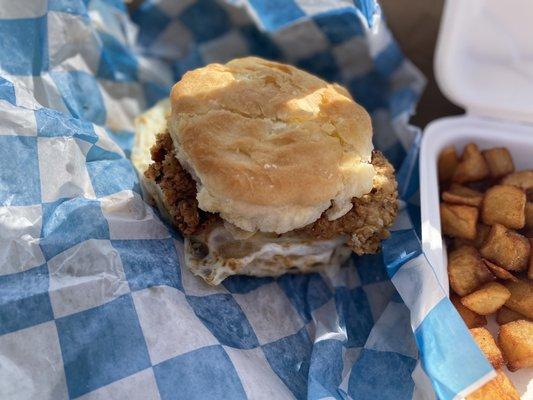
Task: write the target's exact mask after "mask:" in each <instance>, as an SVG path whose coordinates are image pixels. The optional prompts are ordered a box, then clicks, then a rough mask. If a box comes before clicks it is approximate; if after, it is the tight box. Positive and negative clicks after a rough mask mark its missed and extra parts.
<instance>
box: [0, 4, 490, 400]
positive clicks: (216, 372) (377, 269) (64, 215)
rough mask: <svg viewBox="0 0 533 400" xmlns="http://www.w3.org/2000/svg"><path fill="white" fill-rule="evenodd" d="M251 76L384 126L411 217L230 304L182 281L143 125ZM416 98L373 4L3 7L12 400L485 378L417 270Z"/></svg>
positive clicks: (1, 390)
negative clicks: (138, 140)
mask: <svg viewBox="0 0 533 400" xmlns="http://www.w3.org/2000/svg"><path fill="white" fill-rule="evenodd" d="M246 54H256V55H259V56H263V57H266V58H271V59H279V60H283V61H286V62H290V63H292V64H295V65H297V66H299V67H301V68H303V69H306V70H308V71H310V72H313V73H315V74H318V75H320V76H322V77H324V78H325V79H327V80H330V81H337V82H339V83H341V84H343V85H345V86H346V87H348V88H349V89H350V91H351V92H352V93H353V94H354V96H355V98H356V99H357V100H358V101H359V102H360V103H362V104H363V105H364V106H365V107H366V108H367V109H368V110H369V112H370V113H371V114H372V117H373V122H374V126H375V140H374V141H375V145H376V147H377V148H379V149H381V150H382V151H383V152H384V153H385V154H386V156H387V157H388V158H389V159H390V160H392V161H393V162H394V163H395V165H396V166H397V167H398V169H399V171H398V179H399V182H400V193H401V196H402V199H403V201H402V207H401V213H400V215H399V217H398V220H397V223H396V226H395V228H394V232H393V234H392V236H391V238H390V239H388V240H387V241H386V242H385V243H384V245H383V252H382V253H381V254H378V255H371V256H364V257H355V256H354V257H353V258H352V259H351V260H350V262H349V265H348V266H347V267H346V268H343V269H341V270H340V271H339V272H329V273H325V274H320V275H319V274H315V275H304V276H302V275H297V276H284V277H282V278H280V279H275V280H274V279H264V278H263V279H254V278H246V277H233V278H230V279H228V280H226V281H225V282H224V283H223V285H221V286H220V287H209V286H207V285H205V284H204V283H203V282H202V281H201V280H199V279H198V278H196V277H194V276H192V275H191V273H190V272H189V271H188V270H187V269H186V268H184V266H183V258H182V241H181V239H180V237H179V235H177V234H176V232H175V231H173V230H172V229H171V228H170V227H168V226H166V225H165V224H164V223H162V222H161V221H160V219H159V217H158V216H157V214H156V213H155V212H154V210H152V209H151V208H150V207H149V206H147V205H146V204H145V203H144V202H143V200H142V198H141V197H140V194H139V193H140V190H139V181H138V178H137V175H136V173H135V171H134V170H133V168H132V165H131V163H130V162H129V160H128V155H129V149H130V144H131V139H132V121H133V118H134V117H135V116H136V115H137V114H139V113H140V112H141V111H142V110H144V109H146V108H147V107H148V106H150V105H151V104H153V103H154V101H156V100H158V99H160V98H162V97H164V96H166V95H168V91H169V87H170V85H171V84H172V83H173V82H174V81H176V80H177V79H179V77H180V76H181V74H183V73H184V72H185V71H187V70H189V69H191V68H195V67H198V66H201V65H204V64H206V63H209V62H213V61H226V60H228V59H230V58H233V57H238V56H243V55H246ZM423 84H424V83H423V78H422V77H421V76H420V74H419V73H418V72H417V70H416V69H415V68H414V67H413V66H412V64H411V63H410V62H409V61H408V60H406V59H405V58H404V57H403V55H402V53H401V51H400V50H399V48H398V46H397V44H396V43H395V41H394V40H393V39H392V37H391V36H390V33H389V31H388V30H387V28H386V26H385V24H384V22H383V20H382V18H381V12H380V9H379V6H378V5H377V4H376V3H375V2H373V1H371V0H358V1H356V2H352V1H349V0H326V1H320V2H319V1H313V0H270V1H263V0H225V1H215V0H181V1H175V0H161V1H147V2H145V3H144V4H142V5H141V7H140V8H139V9H138V10H137V11H136V12H135V13H134V14H133V15H132V16H130V15H129V14H128V12H127V10H126V8H125V6H124V5H123V4H122V3H121V2H120V1H119V0H84V1H82V0H48V1H45V0H41V1H39V0H24V1H22V0H20V1H11V0H0V398H1V399H66V398H83V399H129V400H134V399H143V400H144V399H163V400H165V399H226V398H227V399H229V398H231V399H242V398H250V399H285V398H286V399H292V398H297V399H304V398H308V399H323V398H335V399H391V400H392V399H393V400H398V399H400V400H401V399H433V398H435V392H436V394H437V396H438V397H439V398H441V399H452V398H454V397H458V396H460V395H461V393H462V392H464V391H465V390H466V389H467V388H468V387H470V386H471V385H472V384H474V383H475V382H479V380H480V379H483V378H484V377H485V378H486V376H487V375H488V374H490V373H491V371H492V370H491V369H490V366H489V364H488V363H487V362H486V361H485V359H484V358H483V357H482V355H481V354H480V353H479V351H478V350H477V349H476V347H475V346H474V344H473V342H472V339H471V338H470V336H469V334H468V331H467V330H466V327H465V326H464V325H463V323H462V322H461V320H460V318H459V317H458V315H457V313H456V312H455V311H454V309H453V307H452V306H451V305H450V302H449V301H448V300H447V299H446V298H445V295H444V291H443V290H442V288H441V287H440V286H439V284H438V283H437V279H436V277H435V274H434V272H433V270H432V268H431V266H430V265H429V264H428V263H427V261H426V260H425V258H424V256H423V255H422V254H421V247H420V242H419V239H418V237H419V230H418V228H419V224H420V219H419V209H418V205H417V204H418V202H417V191H418V177H417V153H418V141H419V136H418V132H417V131H416V130H414V129H412V128H410V127H409V126H408V124H407V120H408V117H409V115H410V113H411V112H412V110H413V108H414V106H415V103H416V101H417V99H418V97H419V95H420V92H421V90H422V88H423ZM417 345H418V347H417ZM432 385H433V386H432ZM432 387H433V388H434V389H432Z"/></svg>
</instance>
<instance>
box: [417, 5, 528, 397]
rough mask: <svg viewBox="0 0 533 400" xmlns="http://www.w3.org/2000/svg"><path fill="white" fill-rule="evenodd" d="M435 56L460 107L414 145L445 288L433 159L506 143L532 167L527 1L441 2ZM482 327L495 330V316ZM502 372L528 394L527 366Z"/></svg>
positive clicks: (519, 163) (439, 74) (426, 240)
mask: <svg viewBox="0 0 533 400" xmlns="http://www.w3.org/2000/svg"><path fill="white" fill-rule="evenodd" d="M434 61H435V63H434V69H435V75H436V79H437V83H438V84H439V87H440V89H441V90H442V92H443V93H444V94H445V95H446V96H447V97H448V98H449V99H450V100H452V101H453V102H454V103H456V104H458V105H460V106H461V107H463V108H464V109H465V110H466V114H465V115H462V116H459V117H446V118H441V119H438V120H436V121H433V122H432V123H431V124H429V125H428V126H427V127H426V129H425V130H424V134H423V138H422V143H421V149H420V205H421V212H422V248H423V250H424V253H425V254H426V257H427V258H428V261H429V262H430V264H431V265H432V266H433V269H434V270H435V273H436V274H437V277H438V279H439V281H440V283H441V285H442V286H443V288H444V289H445V290H448V274H447V268H446V262H447V260H446V250H445V248H444V244H443V241H442V235H441V226H440V215H439V185H438V178H437V158H438V155H439V153H440V151H441V150H442V149H443V148H445V147H446V146H449V145H453V146H455V147H456V149H457V151H458V152H459V154H460V152H461V151H462V149H463V147H464V145H466V144H467V143H469V142H474V143H476V144H477V145H478V146H479V147H480V148H481V149H484V148H490V147H498V146H503V147H507V148H508V149H509V151H510V152H511V154H512V156H513V160H514V162H515V167H516V169H517V170H520V169H532V168H533V1H531V0H506V1H501V0H447V2H446V4H445V9H444V13H443V19H442V23H441V28H440V33H439V39H438V43H437V50H436V56H435V60H434ZM488 328H489V330H492V332H493V333H497V330H498V328H497V324H496V322H495V321H494V320H492V321H491V320H489V327H488ZM506 373H507V375H508V376H509V377H510V378H511V380H512V381H513V383H514V384H515V386H516V387H517V389H518V390H519V392H520V393H521V395H522V399H526V398H527V399H533V370H532V369H523V370H520V371H517V372H515V373H509V371H507V370H506ZM528 386H529V388H528Z"/></svg>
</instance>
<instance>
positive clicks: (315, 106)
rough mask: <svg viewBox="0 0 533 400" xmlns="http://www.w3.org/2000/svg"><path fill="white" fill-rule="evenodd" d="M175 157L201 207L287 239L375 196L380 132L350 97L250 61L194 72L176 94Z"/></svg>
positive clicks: (288, 69) (289, 70)
mask: <svg viewBox="0 0 533 400" xmlns="http://www.w3.org/2000/svg"><path fill="white" fill-rule="evenodd" d="M170 100H171V106H172V112H171V116H170V118H169V129H170V134H171V136H172V139H173V141H174V146H175V148H176V150H177V154H176V155H177V157H178V159H179V160H180V162H181V163H182V165H183V166H184V167H185V168H186V169H187V170H188V171H189V172H191V174H192V175H193V178H194V179H195V180H196V181H197V182H198V183H199V184H200V187H199V193H198V199H199V203H200V208H202V209H204V210H206V211H211V212H219V213H220V214H221V215H222V217H223V218H224V219H226V220H228V221H230V222H232V223H234V224H235V225H237V226H239V227H240V228H242V229H245V230H261V231H265V232H277V233H283V232H287V231H290V230H293V229H296V228H300V227H303V226H305V225H307V224H309V223H311V222H314V221H315V220H316V219H318V218H319V217H320V215H321V214H322V212H323V211H325V210H326V209H328V208H330V206H331V204H332V201H333V205H334V207H333V208H332V211H331V213H332V214H334V215H333V216H332V215H330V218H335V217H338V216H340V215H343V214H345V213H346V212H347V211H348V210H349V208H350V206H351V202H350V200H351V198H353V197H360V196H362V195H363V194H365V193H368V192H369V191H370V189H371V188H372V179H373V177H374V174H375V171H374V169H373V167H372V166H371V164H370V163H369V162H370V157H371V151H372V140H371V138H372V127H371V122H370V118H369V116H368V114H367V113H366V111H365V110H364V109H363V108H362V107H361V106H359V105H358V104H356V103H355V102H354V101H353V99H352V98H351V97H350V95H349V93H348V92H347V91H346V90H345V89H343V88H341V87H340V86H338V85H335V84H329V83H327V82H325V81H323V80H321V79H319V78H317V77H315V76H313V75H310V74H308V73H306V72H304V71H301V70H299V69H297V68H294V67H292V66H289V65H284V64H279V63H275V62H271V61H266V60H262V59H259V58H255V57H247V58H243V59H236V60H233V61H230V62H229V63H227V64H225V65H221V64H210V65H208V66H206V67H204V68H200V69H196V70H194V71H190V72H188V73H186V74H185V75H184V76H183V78H182V79H181V80H180V81H179V82H178V83H176V85H174V87H173V89H172V93H171V98H170Z"/></svg>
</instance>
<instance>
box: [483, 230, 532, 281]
mask: <svg viewBox="0 0 533 400" xmlns="http://www.w3.org/2000/svg"><path fill="white" fill-rule="evenodd" d="M530 247H531V246H530V244H529V240H528V239H527V238H526V237H524V236H522V235H520V234H519V233H517V232H515V231H512V230H509V229H507V228H506V227H505V226H503V225H500V224H495V225H493V226H492V228H491V230H490V232H489V235H488V236H487V238H486V240H485V243H483V246H481V248H480V249H479V251H480V253H481V255H482V256H483V257H484V258H486V259H488V260H489V261H492V262H494V263H496V264H498V265H499V266H500V267H502V268H505V269H507V270H509V271H523V270H524V269H526V268H527V263H528V259H529V252H530Z"/></svg>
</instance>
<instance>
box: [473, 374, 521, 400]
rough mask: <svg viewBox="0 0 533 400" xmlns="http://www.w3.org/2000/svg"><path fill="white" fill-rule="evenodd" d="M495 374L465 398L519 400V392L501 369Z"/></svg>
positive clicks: (474, 399) (476, 399) (475, 399)
mask: <svg viewBox="0 0 533 400" xmlns="http://www.w3.org/2000/svg"><path fill="white" fill-rule="evenodd" d="M496 372H497V374H498V375H497V376H496V378H494V379H493V380H491V381H489V382H488V383H486V384H485V385H483V386H482V387H480V388H479V389H478V390H476V391H475V392H473V393H471V394H469V395H468V396H466V400H520V394H519V393H518V391H517V390H516V388H515V387H514V385H513V383H512V382H511V381H510V380H509V378H508V377H507V375H505V374H504V373H503V371H502V370H501V369H499V370H497V371H496Z"/></svg>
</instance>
